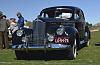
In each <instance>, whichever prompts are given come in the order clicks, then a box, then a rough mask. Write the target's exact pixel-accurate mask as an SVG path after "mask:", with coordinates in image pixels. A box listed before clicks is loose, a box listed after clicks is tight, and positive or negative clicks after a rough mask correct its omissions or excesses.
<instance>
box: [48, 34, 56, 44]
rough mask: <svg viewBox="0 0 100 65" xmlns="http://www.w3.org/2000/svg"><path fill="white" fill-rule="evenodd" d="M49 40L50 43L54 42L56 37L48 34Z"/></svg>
mask: <svg viewBox="0 0 100 65" xmlns="http://www.w3.org/2000/svg"><path fill="white" fill-rule="evenodd" d="M47 39H48V41H50V42H52V41H54V35H52V34H48V33H47Z"/></svg>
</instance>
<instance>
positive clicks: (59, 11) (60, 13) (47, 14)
mask: <svg viewBox="0 0 100 65" xmlns="http://www.w3.org/2000/svg"><path fill="white" fill-rule="evenodd" d="M41 17H43V18H62V19H70V18H72V9H68V8H56V9H49V10H45V11H43V12H42V14H41Z"/></svg>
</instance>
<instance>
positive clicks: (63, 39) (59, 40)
mask: <svg viewBox="0 0 100 65" xmlns="http://www.w3.org/2000/svg"><path fill="white" fill-rule="evenodd" d="M55 43H69V39H68V37H55Z"/></svg>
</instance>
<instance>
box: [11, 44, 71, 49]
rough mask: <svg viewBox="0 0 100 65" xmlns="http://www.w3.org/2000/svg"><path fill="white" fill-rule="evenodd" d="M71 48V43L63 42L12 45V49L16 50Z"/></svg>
mask: <svg viewBox="0 0 100 65" xmlns="http://www.w3.org/2000/svg"><path fill="white" fill-rule="evenodd" d="M69 48H71V45H62V44H48V45H35V44H31V45H25V44H19V45H12V49H15V50H26V49H28V50H45V49H46V50H60V49H69Z"/></svg>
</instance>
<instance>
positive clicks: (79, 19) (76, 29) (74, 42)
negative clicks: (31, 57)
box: [12, 6, 90, 59]
mask: <svg viewBox="0 0 100 65" xmlns="http://www.w3.org/2000/svg"><path fill="white" fill-rule="evenodd" d="M89 39H90V32H89V28H88V26H86V22H85V17H84V14H83V11H82V10H81V9H80V8H78V7H73V6H56V7H49V8H45V9H43V10H42V11H41V12H40V15H39V16H38V17H37V18H36V19H35V20H34V21H33V28H32V29H28V28H22V29H19V30H17V31H16V32H15V33H14V34H13V40H12V48H13V49H15V54H16V57H17V59H19V58H22V57H23V53H21V52H22V51H24V52H27V51H30V50H32V51H34V50H44V52H45V53H46V51H47V50H63V49H65V50H66V51H68V53H67V54H66V56H67V57H68V58H69V59H75V58H76V55H77V50H78V49H79V47H80V45H81V44H85V45H86V46H88V45H89V43H88V41H89ZM26 54H27V53H26ZM24 55H25V54H24ZM27 56H28V55H27Z"/></svg>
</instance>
